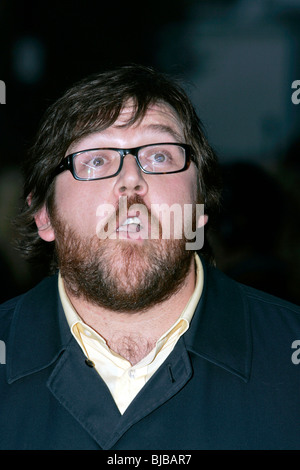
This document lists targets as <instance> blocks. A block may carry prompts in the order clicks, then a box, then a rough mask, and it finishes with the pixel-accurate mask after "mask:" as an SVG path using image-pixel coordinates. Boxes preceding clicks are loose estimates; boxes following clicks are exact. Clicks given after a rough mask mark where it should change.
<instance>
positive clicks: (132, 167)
mask: <svg viewBox="0 0 300 470" xmlns="http://www.w3.org/2000/svg"><path fill="white" fill-rule="evenodd" d="M143 175H144V174H143V172H142V171H141V169H140V168H139V166H138V164H137V162H136V159H135V157H134V156H133V155H130V154H128V155H126V157H125V158H124V160H123V166H122V170H121V172H120V173H119V175H118V176H117V180H116V183H115V188H114V189H115V194H116V196H118V197H119V196H128V197H130V196H133V195H134V194H138V195H139V196H145V194H146V193H147V192H148V184H147V182H146V181H145V179H144V177H143Z"/></svg>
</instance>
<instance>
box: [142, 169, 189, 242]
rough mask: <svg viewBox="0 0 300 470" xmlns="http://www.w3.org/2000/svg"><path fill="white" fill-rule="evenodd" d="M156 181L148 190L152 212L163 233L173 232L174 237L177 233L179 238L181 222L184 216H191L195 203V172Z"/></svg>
mask: <svg viewBox="0 0 300 470" xmlns="http://www.w3.org/2000/svg"><path fill="white" fill-rule="evenodd" d="M167 178H168V179H167ZM157 183H158V180H157V181H156V182H155V183H153V186H152V187H151V189H150V191H149V194H152V197H151V196H150V198H151V211H152V214H153V216H154V217H155V218H156V219H159V221H160V222H161V225H162V229H163V231H165V233H167V234H168V233H169V232H170V233H174V234H175V238H176V234H177V235H178V234H179V238H180V233H181V231H182V228H183V224H184V223H185V221H186V218H191V216H192V211H193V208H194V207H195V204H196V203H197V195H198V190H197V179H196V172H195V171H193V172H190V173H188V172H186V173H185V174H184V175H183V174H181V175H180V174H178V175H173V176H172V177H171V176H168V177H165V178H164V181H160V182H159V184H157ZM154 184H155V188H154ZM188 206H189V207H188Z"/></svg>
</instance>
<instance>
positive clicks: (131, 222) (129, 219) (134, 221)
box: [122, 217, 141, 225]
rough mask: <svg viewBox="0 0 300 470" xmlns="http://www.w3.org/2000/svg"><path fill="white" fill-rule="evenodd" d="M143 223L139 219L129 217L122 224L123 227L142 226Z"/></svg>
mask: <svg viewBox="0 0 300 470" xmlns="http://www.w3.org/2000/svg"><path fill="white" fill-rule="evenodd" d="M140 223H141V221H140V219H139V218H138V217H129V218H128V219H126V220H125V222H123V223H122V225H129V224H138V225H140Z"/></svg>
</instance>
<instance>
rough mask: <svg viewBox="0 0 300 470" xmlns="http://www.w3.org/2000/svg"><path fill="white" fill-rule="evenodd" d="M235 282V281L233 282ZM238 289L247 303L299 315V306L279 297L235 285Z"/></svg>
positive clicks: (242, 285) (241, 285)
mask: <svg viewBox="0 0 300 470" xmlns="http://www.w3.org/2000/svg"><path fill="white" fill-rule="evenodd" d="M233 282H235V281H233ZM237 284H238V286H239V289H240V291H241V293H242V295H244V296H245V297H246V298H247V299H248V301H249V302H250V303H252V304H254V305H257V306H261V307H264V308H265V309H273V310H286V311H287V312H291V313H295V314H296V315H300V306H299V305H296V304H294V303H292V302H289V301H288V300H284V299H282V298H280V297H276V296H274V295H272V294H268V293H267V292H263V291H260V290H258V289H255V288H253V287H250V286H246V285H244V284H240V283H237Z"/></svg>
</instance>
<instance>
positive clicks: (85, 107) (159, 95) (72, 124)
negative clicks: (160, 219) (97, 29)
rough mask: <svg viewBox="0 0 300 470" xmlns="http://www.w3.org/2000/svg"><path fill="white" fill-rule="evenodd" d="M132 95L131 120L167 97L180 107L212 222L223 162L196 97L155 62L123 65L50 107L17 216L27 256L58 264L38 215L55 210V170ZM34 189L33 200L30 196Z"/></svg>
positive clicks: (31, 154) (26, 175)
mask: <svg viewBox="0 0 300 470" xmlns="http://www.w3.org/2000/svg"><path fill="white" fill-rule="evenodd" d="M128 100H132V102H133V104H134V106H135V113H134V115H133V117H132V119H131V121H130V122H128V123H127V124H126V125H130V124H133V123H134V122H136V121H138V120H139V119H141V118H142V117H143V116H144V115H145V113H146V112H147V109H148V107H149V105H151V104H154V103H164V104H167V105H169V106H171V107H172V108H173V109H174V111H175V113H176V114H177V116H178V118H179V121H180V122H181V124H182V127H183V131H184V136H185V140H186V143H189V144H190V145H191V146H192V148H193V154H194V161H195V163H196V165H197V167H198V173H199V187H200V191H201V195H202V197H203V202H204V203H205V213H206V214H208V215H209V217H210V222H209V224H211V218H212V217H213V216H214V214H215V213H216V211H217V210H218V205H219V197H220V179H219V168H218V163H217V159H216V156H215V154H214V152H213V150H212V148H211V147H210V145H209V144H208V142H207V139H206V137H205V135H204V132H203V128H202V124H201V122H200V120H199V118H198V116H197V115H196V112H195V110H194V107H193V105H192V104H191V101H190V100H189V98H188V96H187V94H186V93H185V91H184V90H183V88H182V87H181V86H180V85H179V84H178V83H177V81H176V80H175V79H173V78H172V79H170V78H169V77H168V76H166V75H164V74H162V73H160V72H157V71H155V70H154V69H153V68H151V67H146V66H140V65H129V66H123V67H119V68H115V69H113V70H109V71H106V72H102V73H99V74H95V75H93V76H90V77H88V78H86V79H84V80H82V81H80V82H79V83H77V84H75V85H74V86H73V87H72V88H70V89H69V90H68V91H67V92H66V93H65V94H64V95H63V96H62V97H61V98H60V99H58V100H57V101H56V102H55V103H54V104H52V105H51V106H50V107H49V109H48V110H47V111H46V113H45V116H44V118H43V121H42V124H41V127H40V129H39V132H38V134H37V137H36V140H35V143H34V145H33V146H32V148H31V150H30V152H29V155H28V159H27V160H26V162H25V164H24V170H23V173H24V192H23V196H24V206H23V208H22V210H21V212H20V214H19V216H18V217H17V220H16V223H17V227H18V231H19V233H20V239H19V244H18V246H19V249H20V250H21V252H22V254H23V255H24V256H25V257H26V258H27V259H29V260H31V261H33V260H35V261H39V262H40V263H45V262H48V263H50V264H51V263H52V268H53V267H54V268H56V265H55V256H54V255H55V244H54V242H51V243H49V242H45V241H43V240H42V239H41V238H40V237H39V235H38V232H37V228H36V225H35V222H34V215H35V214H36V213H37V211H38V210H39V209H40V208H41V207H42V206H43V205H44V204H46V206H47V208H48V210H49V213H50V214H51V204H52V203H53V194H54V181H53V172H54V170H55V168H56V167H57V165H58V164H59V163H60V162H61V160H62V159H63V157H64V156H65V153H66V151H67V149H68V148H69V146H70V144H71V143H73V142H74V141H76V140H77V139H79V138H81V137H83V136H84V135H87V134H89V133H91V132H94V131H96V130H103V129H105V128H108V127H109V126H111V125H112V124H113V123H114V122H115V121H116V119H117V118H118V116H119V114H120V111H121V109H122V108H123V106H124V105H125V104H126V102H128ZM82 184H84V183H82ZM29 194H30V198H31V203H30V205H29V204H28V203H27V200H26V199H27V197H28V195H29ZM203 252H204V254H205V253H208V252H210V250H209V246H208V244H207V243H204V247H203Z"/></svg>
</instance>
